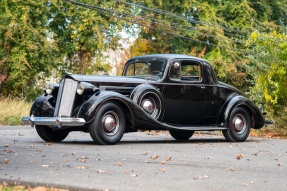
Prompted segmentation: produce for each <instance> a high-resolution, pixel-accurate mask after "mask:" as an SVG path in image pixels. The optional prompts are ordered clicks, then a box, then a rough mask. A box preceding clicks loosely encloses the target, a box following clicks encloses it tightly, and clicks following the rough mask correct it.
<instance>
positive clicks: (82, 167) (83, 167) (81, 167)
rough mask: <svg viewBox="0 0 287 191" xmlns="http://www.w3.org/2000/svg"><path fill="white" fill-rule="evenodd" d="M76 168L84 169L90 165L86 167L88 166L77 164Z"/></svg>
mask: <svg viewBox="0 0 287 191" xmlns="http://www.w3.org/2000/svg"><path fill="white" fill-rule="evenodd" d="M77 168H79V169H85V168H90V167H88V166H79V167H77Z"/></svg>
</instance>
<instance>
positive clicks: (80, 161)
mask: <svg viewBox="0 0 287 191" xmlns="http://www.w3.org/2000/svg"><path fill="white" fill-rule="evenodd" d="M78 162H86V160H78Z"/></svg>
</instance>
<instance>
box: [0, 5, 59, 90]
mask: <svg viewBox="0 0 287 191" xmlns="http://www.w3.org/2000/svg"><path fill="white" fill-rule="evenodd" d="M46 5H47V1H34V0H27V1H18V0H9V1H7V0H5V1H2V3H1V4H0V10H1V13H0V20H1V25H0V37H1V38H0V75H6V76H7V79H6V80H4V81H3V82H2V85H1V86H2V87H1V94H4V95H23V93H24V90H25V91H26V90H28V89H30V92H31V91H33V90H32V89H33V86H34V84H35V81H36V79H39V78H43V77H45V76H47V75H49V74H50V71H51V69H52V68H53V67H54V63H53V62H52V59H51V57H52V56H51V55H52V52H53V50H54V51H57V47H56V46H55V44H54V43H53V41H52V40H49V35H48V33H47V32H46V31H47V25H48V18H47V17H46V16H45V15H47V14H48V12H49V9H48V7H47V6H46Z"/></svg>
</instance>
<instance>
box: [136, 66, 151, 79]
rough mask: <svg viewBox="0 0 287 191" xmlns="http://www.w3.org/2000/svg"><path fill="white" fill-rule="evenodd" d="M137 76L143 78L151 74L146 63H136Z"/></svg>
mask: <svg viewBox="0 0 287 191" xmlns="http://www.w3.org/2000/svg"><path fill="white" fill-rule="evenodd" d="M135 70H136V72H135V76H143V75H147V74H149V67H148V65H147V64H146V63H135Z"/></svg>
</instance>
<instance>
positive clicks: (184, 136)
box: [169, 130, 194, 141]
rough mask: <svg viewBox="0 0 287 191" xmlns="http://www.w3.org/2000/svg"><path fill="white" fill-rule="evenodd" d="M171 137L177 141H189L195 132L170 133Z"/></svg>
mask: <svg viewBox="0 0 287 191" xmlns="http://www.w3.org/2000/svg"><path fill="white" fill-rule="evenodd" d="M169 133H170V135H171V136H172V137H173V138H174V139H176V140H182V141H185V140H188V139H189V138H190V137H191V136H192V135H193V133H194V131H171V130H170V131H169Z"/></svg>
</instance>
